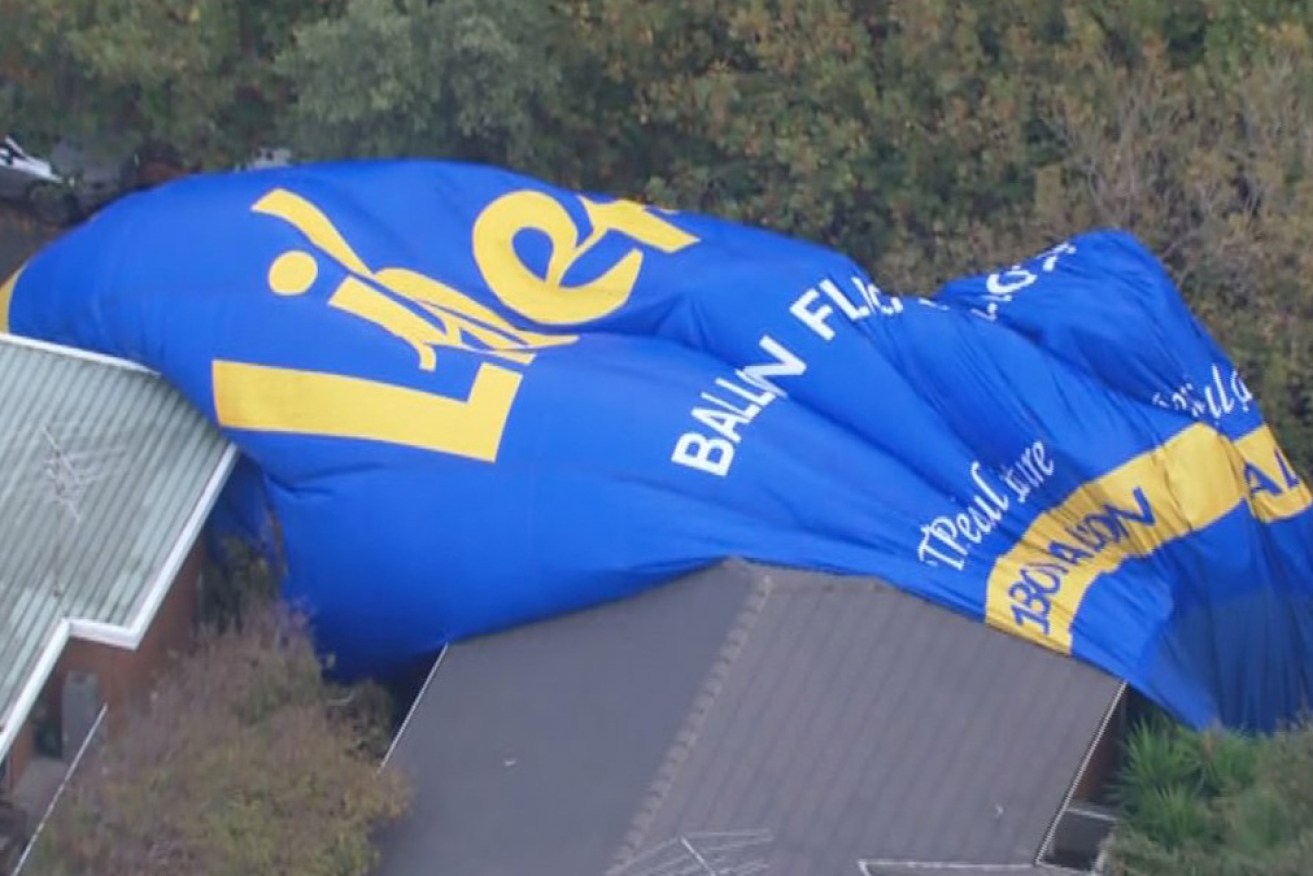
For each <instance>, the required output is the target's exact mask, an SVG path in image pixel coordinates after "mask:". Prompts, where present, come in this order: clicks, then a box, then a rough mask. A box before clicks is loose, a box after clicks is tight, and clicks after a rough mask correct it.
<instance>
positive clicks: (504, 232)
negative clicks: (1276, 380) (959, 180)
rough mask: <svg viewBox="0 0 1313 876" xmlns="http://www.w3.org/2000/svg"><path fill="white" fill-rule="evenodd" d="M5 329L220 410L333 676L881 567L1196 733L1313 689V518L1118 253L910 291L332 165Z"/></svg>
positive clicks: (215, 212)
mask: <svg viewBox="0 0 1313 876" xmlns="http://www.w3.org/2000/svg"><path fill="white" fill-rule="evenodd" d="M0 330H5V331H12V332H14V333H17V334H22V335H28V336H32V337H37V338H43V339H46V340H50V341H54V342H59V343H64V344H70V345H74V346H78V347H82V348H87V349H91V350H95V351H99V352H102V353H108V354H112V355H116V356H120V357H125V358H128V359H131V360H135V361H137V362H140V363H143V364H145V365H147V366H149V367H151V368H153V369H155V370H157V371H158V372H160V373H161V374H162V375H164V377H165V378H166V379H168V380H169V381H170V382H171V383H172V384H174V385H175V386H177V387H178V388H179V389H180V390H181V391H182V392H183V393H184V394H185V395H186V396H187V398H189V399H190V400H191V402H192V403H194V404H195V405H196V406H197V407H198V408H199V409H200V410H201V411H203V412H205V414H207V415H208V416H209V417H210V418H211V419H212V420H213V421H214V422H215V423H216V424H217V425H218V426H219V428H221V429H222V430H223V431H224V433H225V434H226V435H228V436H229V437H230V438H231V439H232V440H233V441H234V442H235V443H236V444H237V445H238V446H239V447H240V448H241V450H242V452H243V454H244V455H245V457H246V459H247V460H248V465H249V468H248V469H246V470H245V471H244V472H243V474H242V475H241V476H240V477H239V478H238V479H237V480H236V481H234V484H235V489H241V490H244V491H245V492H244V495H245V496H246V497H247V498H248V499H249V498H250V497H251V496H252V495H254V493H253V492H252V487H253V486H254V487H255V488H257V490H258V491H262V492H263V493H264V495H263V496H262V497H259V498H258V499H257V500H256V501H253V502H250V501H248V502H247V503H246V504H245V505H244V506H236V505H234V506H232V508H233V509H236V510H235V511H234V512H233V513H234V514H235V518H234V519H241V518H242V517H243V516H245V517H246V518H247V522H246V524H245V530H246V531H247V532H248V533H253V534H260V533H267V531H268V530H267V521H266V519H265V517H264V514H265V502H266V501H267V503H268V505H269V506H270V507H271V508H272V510H273V513H274V515H275V516H276V518H277V521H278V524H279V526H280V528H281V533H282V537H283V540H284V545H285V556H286V562H287V580H286V583H285V592H286V594H287V595H288V596H289V597H290V598H292V599H294V600H297V601H299V602H302V603H303V604H305V605H306V606H307V607H309V609H310V610H311V611H312V612H313V616H314V621H315V628H316V635H317V637H318V639H319V642H320V644H321V646H322V647H323V648H324V649H325V650H326V651H328V652H331V653H332V654H333V655H334V657H335V659H336V661H337V663H338V666H339V667H340V669H341V670H342V671H343V672H345V673H347V674H358V673H369V672H382V671H386V670H388V669H389V668H391V667H395V666H399V665H401V664H403V663H405V662H407V661H408V660H410V659H412V658H414V657H415V656H417V655H422V654H424V653H431V652H433V651H435V650H436V649H437V648H438V647H439V646H441V645H442V644H444V643H446V642H450V641H453V640H458V639H461V638H463V637H468V636H472V635H475V634H480V633H485V632H490V631H494V630H499V629H503V628H506V627H508V626H511V625H514V624H518V623H522V622H526V621H529V620H532V619H536V618H542V617H546V616H550V615H553V614H556V613H560V612H565V611H569V610H573V609H578V608H582V607H585V606H589V605H593V604H597V603H599V602H602V601H604V600H610V599H614V598H619V597H623V596H625V595H627V594H632V593H635V592H637V591H640V590H642V589H644V588H646V587H649V586H652V585H655V584H658V583H660V582H663V581H667V580H669V579H671V578H673V577H675V576H678V575H680V574H682V573H685V572H688V571H691V570H694V569H697V568H699V567H703V566H706V565H708V564H711V563H714V562H717V561H719V560H721V559H723V558H725V557H730V556H738V557H743V558H747V559H751V560H755V561H760V562H765V563H775V564H783V565H788V566H794V567H805V568H810V569H819V570H827V571H832V572H842V573H859V574H864V575H876V576H879V577H881V578H883V579H885V580H887V581H888V582H890V583H891V584H893V585H895V586H897V587H899V588H901V589H904V590H906V591H908V592H910V593H913V594H916V595H918V596H921V597H924V598H926V599H928V600H931V601H933V602H935V603H938V604H940V605H943V606H945V607H946V608H948V609H952V610H955V611H957V612H961V613H964V614H966V615H969V616H971V617H974V618H977V619H980V620H982V621H984V622H987V623H989V624H991V625H993V626H995V627H997V628H999V629H1001V630H1004V631H1007V632H1009V633H1011V634H1014V635H1016V636H1020V637H1022V638H1024V639H1027V640H1030V641H1032V642H1034V643H1036V644H1038V645H1041V646H1044V647H1047V648H1051V649H1053V650H1056V651H1058V652H1061V653H1065V654H1071V655H1074V656H1075V657H1076V658H1079V659H1082V660H1086V661H1088V662H1090V663H1092V664H1094V665H1096V666H1099V667H1102V668H1103V669H1105V670H1107V671H1108V672H1110V673H1112V674H1114V675H1116V676H1118V677H1120V678H1122V679H1125V680H1126V681H1127V682H1128V683H1130V684H1131V685H1132V686H1134V687H1135V688H1137V689H1138V690H1140V691H1142V692H1143V693H1145V694H1146V695H1147V696H1149V697H1151V698H1152V699H1153V700H1155V701H1156V702H1158V703H1160V704H1161V705H1162V706H1164V707H1165V708H1167V709H1168V710H1170V711H1171V712H1172V713H1174V714H1175V715H1177V716H1178V717H1180V718H1181V719H1182V720H1184V721H1186V722H1188V723H1190V724H1191V725H1194V726H1198V727H1202V726H1206V725H1210V724H1214V723H1221V724H1224V725H1226V726H1230V727H1237V728H1247V729H1270V728H1272V727H1274V726H1276V725H1278V724H1279V723H1280V722H1283V721H1286V720H1288V719H1291V718H1293V717H1295V716H1296V715H1297V713H1298V712H1299V711H1300V710H1301V709H1302V708H1303V707H1304V706H1305V705H1306V704H1307V702H1308V701H1309V698H1310V696H1309V695H1310V691H1311V690H1313V682H1311V679H1310V672H1309V670H1310V667H1313V601H1311V596H1313V554H1311V553H1310V549H1309V545H1310V543H1311V541H1310V534H1311V533H1310V522H1311V521H1313V517H1311V516H1310V511H1309V508H1310V504H1311V503H1313V497H1311V496H1310V493H1309V490H1308V489H1307V487H1306V486H1305V485H1304V484H1303V483H1302V482H1301V479H1300V478H1299V476H1298V475H1297V474H1296V473H1295V471H1294V470H1293V468H1292V466H1291V464H1290V462H1289V460H1288V459H1287V458H1286V457H1285V456H1284V455H1283V453H1282V451H1281V450H1280V448H1279V447H1278V445H1277V443H1276V441H1275V440H1274V438H1273V435H1272V433H1271V431H1270V430H1269V429H1268V428H1267V426H1265V425H1264V423H1263V420H1262V417H1261V415H1260V412H1259V410H1258V408H1257V406H1256V405H1255V402H1254V398H1253V396H1252V394H1251V392H1250V391H1249V389H1248V388H1247V387H1246V386H1245V383H1244V381H1243V380H1242V378H1241V377H1240V375H1239V374H1237V372H1236V369H1235V368H1234V366H1233V365H1232V363H1231V362H1230V360H1229V359H1228V358H1227V356H1226V355H1225V353H1224V352H1223V351H1222V350H1221V349H1219V348H1218V346H1217V345H1216V344H1215V343H1214V342H1213V341H1212V340H1211V339H1210V337H1209V336H1208V335H1207V333H1206V332H1205V331H1204V330H1203V329H1202V328H1201V326H1200V325H1199V324H1198V322H1197V321H1196V320H1195V318H1194V317H1193V316H1192V315H1191V313H1190V312H1189V311H1188V309H1187V308H1186V306H1185V305H1184V303H1183V302H1182V300H1181V298H1180V296H1179V295H1178V293H1177V290H1176V289H1175V287H1174V286H1173V283H1172V282H1171V280H1170V278H1169V277H1168V276H1167V275H1166V273H1165V272H1164V270H1163V269H1162V267H1161V266H1160V265H1159V263H1158V262H1157V261H1156V260H1155V258H1154V257H1153V256H1152V255H1151V254H1150V253H1149V252H1147V251H1146V250H1145V248H1144V247H1143V246H1141V245H1140V244H1139V243H1137V242H1136V240H1134V239H1133V238H1132V237H1130V236H1128V235H1127V234H1124V233H1120V232H1116V231H1094V232H1091V233H1088V234H1084V235H1080V236H1077V237H1075V238H1073V239H1071V240H1068V241H1065V242H1062V243H1060V244H1059V245H1057V246H1054V247H1052V248H1050V249H1048V250H1046V251H1044V252H1041V253H1039V254H1038V255H1036V256H1034V257H1033V258H1031V259H1028V260H1026V261H1024V262H1022V263H1021V264H1018V265H1016V266H1013V267H1011V268H1008V269H1005V270H1000V271H998V272H995V273H991V274H989V275H987V276H986V275H982V276H971V277H963V278H960V279H957V280H954V281H952V282H949V283H947V284H946V285H945V286H944V287H943V288H942V289H940V290H939V291H938V293H937V294H935V295H934V296H931V297H926V298H916V297H898V296H894V295H890V294H887V293H885V292H884V291H882V290H881V289H880V288H879V287H877V286H876V285H875V283H873V282H872V280H871V278H870V277H868V276H867V274H866V273H865V272H863V270H862V269H861V268H859V267H858V266H857V265H856V264H854V263H853V262H852V261H851V260H849V259H847V258H845V257H844V256H842V255H840V254H838V253H835V252H832V251H829V250H827V249H824V248H821V247H818V246H814V245H811V244H808V243H804V242H801V241H798V240H793V239H788V238H785V237H782V236H779V235H775V234H771V233H768V232H765V231H762V230H756V229H752V228H747V227H743V226H740V225H736V224H732V223H729V222H725V221H720V220H717V219H714V218H710V217H705V216H698V215H690V214H685V213H679V212H672V211H666V210H660V209H656V208H652V207H646V206H641V205H639V204H636V203H633V202H630V201H625V200H617V199H612V198H606V197H601V196H595V195H584V194H578V193H574V192H570V191H564V190H561V189H558V188H554V187H551V186H548V185H545V184H543V183H541V182H538V181H536V180H533V179H528V178H525V177H523V176H519V175H516V174H513V173H510V172H507V171H503V170H499V169H495V168H489V167H483V166H476V165H467V164H457V163H442V162H419V161H380V162H350V163H338V164H322V165H308V166H303V167H296V168H283V169H274V170H266V171H256V172H247V173H234V174H220V175H208V176H198V177H194V178H190V179H186V180H182V181H179V182H176V183H173V184H170V185H168V186H165V187H162V188H160V189H157V190H155V191H152V192H149V193H142V194H138V195H134V196H131V197H128V198H126V199H124V200H123V201H121V202H119V203H117V204H115V205H113V206H112V207H110V208H109V209H107V210H106V211H104V212H103V213H102V214H100V215H99V216H97V217H96V218H94V219H93V220H92V221H90V222H89V223H87V224H86V225H84V226H83V227H80V228H78V229H76V230H74V231H72V232H71V233H69V234H67V235H65V236H64V237H62V238H61V239H59V240H58V241H56V242H55V243H53V244H52V245H50V246H49V247H47V248H46V249H45V250H43V251H42V252H41V253H39V254H38V255H37V256H36V257H34V258H33V259H32V260H31V261H30V263H29V264H27V265H26V266H25V267H24V268H23V269H22V270H21V271H20V272H19V273H18V274H17V275H16V276H15V277H14V278H11V280H10V281H9V283H8V284H7V285H6V286H5V288H4V289H3V291H0ZM242 508H245V511H242V510H241V509H242ZM258 537H261V538H263V537H264V536H263V535H260V536H258Z"/></svg>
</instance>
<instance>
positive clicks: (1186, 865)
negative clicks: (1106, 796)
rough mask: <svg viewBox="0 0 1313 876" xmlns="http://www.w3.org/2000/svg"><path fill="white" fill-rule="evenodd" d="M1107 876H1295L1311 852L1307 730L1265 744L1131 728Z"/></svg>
mask: <svg viewBox="0 0 1313 876" xmlns="http://www.w3.org/2000/svg"><path fill="white" fill-rule="evenodd" d="M1117 797H1118V802H1119V805H1120V807H1121V809H1122V815H1123V821H1122V823H1121V824H1120V825H1119V826H1118V828H1117V830H1116V832H1115V834H1114V836H1113V839H1112V841H1111V842H1110V844H1109V848H1108V851H1109V858H1110V864H1109V868H1108V872H1109V873H1111V874H1116V876H1150V874H1154V876H1156V874H1162V873H1172V874H1181V876H1259V874H1263V876H1295V874H1300V873H1306V872H1307V871H1308V861H1309V860H1313V859H1310V858H1309V857H1308V855H1309V853H1310V852H1313V724H1305V725H1301V726H1298V727H1294V728H1291V729H1289V730H1286V731H1283V732H1281V733H1278V734H1276V735H1275V736H1272V737H1270V738H1261V739H1260V738H1250V737H1244V736H1237V735H1233V734H1219V733H1194V732H1192V731H1189V730H1186V729H1184V728H1182V727H1180V726H1179V725H1175V724H1172V723H1170V722H1169V721H1167V720H1164V719H1161V718H1154V719H1151V720H1149V721H1147V722H1145V723H1143V724H1141V725H1139V726H1137V727H1136V728H1135V729H1134V730H1132V732H1131V734H1130V736H1129V737H1128V740H1127V745H1126V759H1125V765H1124V768H1123V773H1122V776H1121V779H1120V782H1119V784H1118V787H1117Z"/></svg>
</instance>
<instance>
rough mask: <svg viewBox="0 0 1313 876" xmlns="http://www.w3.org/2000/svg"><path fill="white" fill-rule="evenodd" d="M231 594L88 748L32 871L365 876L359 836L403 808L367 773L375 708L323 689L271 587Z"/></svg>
mask: <svg viewBox="0 0 1313 876" xmlns="http://www.w3.org/2000/svg"><path fill="white" fill-rule="evenodd" d="M248 568H256V566H254V565H253V566H250V567H248ZM240 590H241V595H240V598H237V597H234V598H225V599H221V600H216V601H212V602H211V603H209V610H210V611H211V612H212V613H213V616H214V617H215V619H216V621H217V622H218V624H219V625H218V626H215V627H213V628H210V629H208V630H207V631H206V632H205V633H204V634H203V636H202V637H201V640H200V643H199V646H198V647H197V649H196V651H195V653H193V654H189V655H187V656H185V657H183V658H181V659H180V661H179V662H178V663H177V665H176V666H174V667H173V668H172V669H171V671H170V672H168V673H167V674H166V675H165V677H164V678H163V680H162V681H161V683H160V684H159V686H158V688H157V689H156V690H155V691H154V693H153V695H152V696H151V698H150V701H149V703H148V704H146V705H145V706H144V707H143V708H142V709H140V710H139V711H137V712H134V713H131V714H129V715H126V716H120V717H121V720H119V721H117V722H113V723H114V730H113V732H112V733H111V734H110V736H109V738H108V740H107V741H105V742H103V743H101V744H100V745H98V746H96V747H95V748H93V750H92V754H91V755H90V756H89V758H88V759H87V761H85V762H84V763H83V764H82V765H81V767H80V768H79V770H78V771H77V773H75V774H74V777H73V781H72V783H71V785H70V786H69V788H68V790H67V792H66V793H65V795H64V797H63V799H62V800H61V801H60V803H59V805H58V807H57V808H56V811H55V814H54V816H53V818H52V820H51V822H50V823H49V825H48V826H47V828H46V830H45V831H44V832H43V833H42V835H41V837H40V839H39V841H38V846H37V854H36V858H35V868H34V871H33V872H37V873H43V874H52V876H61V874H67V876H81V874H90V873H95V874H97V876H152V874H160V876H164V874H168V876H173V874H178V873H187V874H196V876H247V874H253V873H297V874H307V876H348V874H364V873H368V872H370V870H371V868H372V867H373V866H374V865H375V863H376V860H377V854H376V852H375V850H374V848H373V846H372V845H371V835H372V832H373V831H374V829H375V828H377V827H378V826H379V825H381V824H383V823H385V822H387V821H389V820H391V819H393V818H396V817H397V816H399V815H400V814H401V813H402V811H403V810H404V808H405V805H406V803H407V799H408V792H407V789H406V788H405V786H404V784H403V783H402V782H401V780H400V779H399V777H397V776H396V775H395V774H392V773H391V772H388V771H380V769H379V766H378V763H379V760H378V759H379V757H380V755H381V750H382V748H383V746H385V744H386V741H387V739H388V738H389V733H388V718H389V715H388V703H387V700H386V697H385V696H383V695H382V694H381V692H380V691H379V689H377V688H374V687H372V686H365V687H357V688H354V689H352V690H349V691H342V690H340V689H338V688H336V687H334V686H332V685H329V684H326V683H325V682H324V680H323V675H322V672H321V666H320V662H319V660H318V658H317V656H316V654H315V652H314V649H313V647H312V645H311V641H310V638H309V636H308V635H307V632H306V630H305V628H304V626H303V625H302V623H301V622H300V621H299V620H298V619H297V618H295V617H293V616H291V615H289V614H288V613H286V612H285V611H283V610H281V609H278V608H275V607H274V603H273V602H272V600H271V599H270V598H269V597H268V596H267V595H264V596H262V595H261V594H268V593H269V591H270V588H268V587H266V586H265V585H264V584H262V583H259V582H254V583H253V582H241V584H240Z"/></svg>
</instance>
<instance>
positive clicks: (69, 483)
mask: <svg viewBox="0 0 1313 876" xmlns="http://www.w3.org/2000/svg"><path fill="white" fill-rule="evenodd" d="M41 436H42V437H43V438H45V439H46V443H47V444H49V445H50V455H49V456H47V457H46V463H45V475H46V477H47V478H48V479H49V480H50V484H51V487H52V492H53V495H54V497H55V503H56V504H57V505H59V506H60V507H61V508H63V509H64V510H65V511H67V512H68V514H69V516H70V517H72V518H73V522H74V523H81V522H82V513H81V511H80V510H79V505H80V504H81V502H82V499H83V498H84V497H85V496H86V494H87V486H88V484H89V481H88V479H87V478H86V477H84V475H83V473H82V471H81V470H80V469H79V467H78V466H77V465H76V464H75V462H74V460H73V459H72V457H71V456H70V454H68V453H67V452H66V451H65V450H64V447H63V445H62V444H61V443H60V441H59V440H58V439H57V438H56V437H55V435H54V433H53V432H51V431H50V427H49V426H48V425H43V426H42V427H41Z"/></svg>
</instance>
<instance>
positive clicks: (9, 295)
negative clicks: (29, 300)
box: [0, 268, 23, 334]
mask: <svg viewBox="0 0 1313 876" xmlns="http://www.w3.org/2000/svg"><path fill="white" fill-rule="evenodd" d="M21 273H23V269H22V268H19V269H18V270H17V271H14V273H12V274H11V275H10V276H9V279H8V280H5V282H4V285H3V286H0V334H8V333H9V306H10V304H12V303H13V300H14V287H15V286H17V285H18V275H19V274H21Z"/></svg>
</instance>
